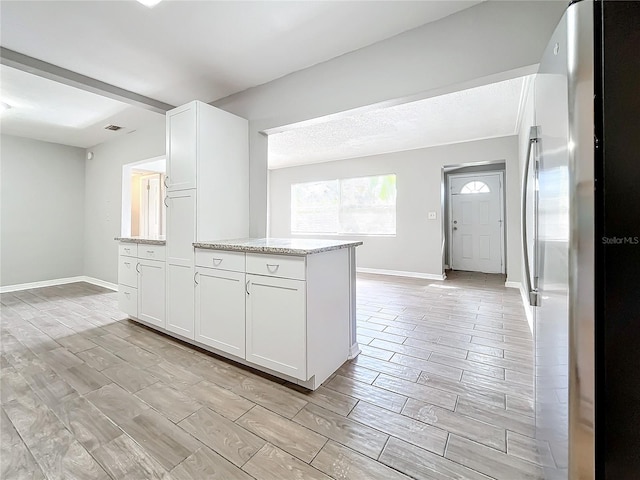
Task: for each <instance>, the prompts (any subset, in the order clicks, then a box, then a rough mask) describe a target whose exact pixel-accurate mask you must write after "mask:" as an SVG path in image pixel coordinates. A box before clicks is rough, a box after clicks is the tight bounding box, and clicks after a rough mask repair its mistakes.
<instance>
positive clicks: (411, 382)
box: [0, 273, 553, 480]
mask: <svg viewBox="0 0 640 480" xmlns="http://www.w3.org/2000/svg"><path fill="white" fill-rule="evenodd" d="M503 282H504V280H503V278H502V277H500V276H490V275H481V274H468V273H467V274H462V273H452V274H450V276H449V279H448V280H447V281H445V282H433V281H428V280H414V279H402V278H391V277H381V276H368V275H362V276H360V277H359V278H358V335H359V341H360V345H361V348H362V354H361V355H360V356H358V357H357V359H355V360H354V361H352V362H347V363H346V364H344V365H343V366H342V368H340V370H339V371H338V372H337V374H336V375H334V376H333V377H332V378H330V379H329V380H328V381H327V382H325V384H324V385H323V386H321V387H320V388H319V389H318V390H316V391H315V392H313V393H310V392H308V391H305V390H303V389H300V388H298V387H294V386H292V385H290V384H287V383H284V382H282V381H280V380H277V379H273V378H269V377H267V376H265V375H262V374H259V373H258V372H255V371H253V370H250V369H247V368H244V367H241V366H238V365H236V364H233V363H231V362H229V361H226V360H223V359H220V358H218V357H216V356H214V355H211V354H208V353H206V352H203V351H200V350H197V349H194V348H192V347H189V346H187V345H185V344H182V343H180V342H178V341H176V340H173V339H171V338H170V337H167V336H164V335H161V334H158V333H156V332H154V331H153V330H150V329H148V328H145V327H142V326H140V325H138V324H136V323H134V322H132V321H130V320H128V319H126V318H125V316H124V315H123V314H122V313H121V312H119V311H118V309H117V299H116V294H115V293H114V292H111V291H108V290H104V289H101V288H99V287H95V286H92V285H88V284H84V283H77V284H70V285H64V286H57V287H48V288H41V289H34V290H27V291H22V292H15V293H10V294H3V295H2V296H1V300H2V323H1V328H2V357H1V367H2V375H1V377H2V384H1V394H2V398H1V401H2V412H1V427H2V438H1V445H2V457H1V459H0V460H1V472H0V477H1V478H3V479H4V478H7V479H22V478H25V479H26V478H29V479H40V478H51V479H109V478H114V479H127V480H135V479H141V480H142V479H143V480H147V479H175V480H186V479H220V480H233V479H251V478H255V479H273V480H284V479H327V478H334V479H339V480H347V479H381V480H395V479H398V480H400V479H407V478H418V479H438V480H443V479H488V478H496V479H505V480H524V479H535V478H542V467H544V466H545V465H547V464H549V462H551V463H552V462H553V458H552V457H551V456H550V454H545V453H544V452H542V454H539V453H537V452H538V451H540V449H536V447H535V445H534V441H533V439H532V436H533V432H534V419H533V411H534V409H533V400H532V395H533V379H532V363H533V360H532V353H533V350H532V349H533V347H532V340H531V335H530V333H529V328H528V326H527V322H526V320H525V316H524V310H523V307H522V303H521V300H520V296H519V293H518V291H517V290H515V289H506V288H504V287H503V286H502V285H503Z"/></svg>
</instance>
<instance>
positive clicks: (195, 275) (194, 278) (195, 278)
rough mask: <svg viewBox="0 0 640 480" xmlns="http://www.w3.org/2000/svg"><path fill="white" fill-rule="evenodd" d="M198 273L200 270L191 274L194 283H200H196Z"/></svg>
mask: <svg viewBox="0 0 640 480" xmlns="http://www.w3.org/2000/svg"><path fill="white" fill-rule="evenodd" d="M198 273H200V272H196V273H194V274H193V282H194V283H195V284H196V285H200V284H199V283H198V280H197V276H198Z"/></svg>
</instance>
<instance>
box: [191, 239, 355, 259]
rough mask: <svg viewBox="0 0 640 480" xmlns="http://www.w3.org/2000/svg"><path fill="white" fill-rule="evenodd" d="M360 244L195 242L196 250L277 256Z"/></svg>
mask: <svg viewBox="0 0 640 480" xmlns="http://www.w3.org/2000/svg"><path fill="white" fill-rule="evenodd" d="M358 245H362V242H353V241H341V240H325V239H314V238H239V239H236V240H216V241H214V242H196V243H194V244H193V246H194V247H196V248H208V249H211V250H228V251H233V252H248V253H272V254H278V255H312V254H314V253H322V252H329V251H331V250H339V249H341V248H350V247H357V246H358Z"/></svg>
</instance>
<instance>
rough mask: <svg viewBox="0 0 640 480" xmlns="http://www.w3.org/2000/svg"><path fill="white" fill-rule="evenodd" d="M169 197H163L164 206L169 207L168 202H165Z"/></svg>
mask: <svg viewBox="0 0 640 480" xmlns="http://www.w3.org/2000/svg"><path fill="white" fill-rule="evenodd" d="M168 199H169V196H166V197H164V206H165V207H167V208H169V204H168V203H167V200H168Z"/></svg>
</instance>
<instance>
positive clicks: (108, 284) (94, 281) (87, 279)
mask: <svg viewBox="0 0 640 480" xmlns="http://www.w3.org/2000/svg"><path fill="white" fill-rule="evenodd" d="M82 278H83V280H82V281H83V282H87V283H90V284H91V285H97V286H98V287H103V288H108V289H109V290H113V291H115V292H117V291H118V284H117V283H111V282H105V281H104V280H100V279H99V278H93V277H86V276H85V277H82Z"/></svg>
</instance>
